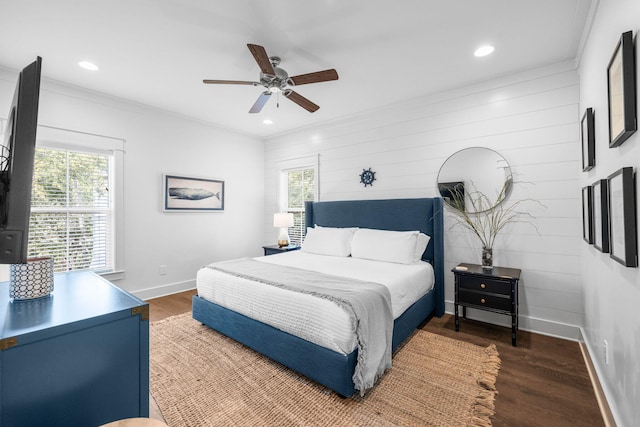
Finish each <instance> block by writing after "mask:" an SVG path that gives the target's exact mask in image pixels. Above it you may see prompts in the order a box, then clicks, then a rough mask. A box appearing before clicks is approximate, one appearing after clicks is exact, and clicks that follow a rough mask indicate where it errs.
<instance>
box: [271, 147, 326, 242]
mask: <svg viewBox="0 0 640 427" xmlns="http://www.w3.org/2000/svg"><path fill="white" fill-rule="evenodd" d="M279 166H280V167H279V169H280V208H281V212H289V213H292V214H293V227H290V228H289V230H288V233H289V238H290V239H291V244H294V245H301V244H302V241H303V240H304V236H305V235H306V231H307V230H306V228H305V222H304V217H305V210H304V202H306V201H315V200H317V195H318V186H317V182H318V157H317V156H312V157H306V158H300V159H293V160H288V161H285V162H282V163H281V164H280V165H279Z"/></svg>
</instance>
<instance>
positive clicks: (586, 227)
mask: <svg viewBox="0 0 640 427" xmlns="http://www.w3.org/2000/svg"><path fill="white" fill-rule="evenodd" d="M592 210H593V192H592V188H591V186H590V185H588V186H586V187H582V238H583V239H584V241H585V242H587V243H589V244H591V243H593V217H592V216H591V213H592Z"/></svg>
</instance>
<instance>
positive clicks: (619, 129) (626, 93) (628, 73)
mask: <svg viewBox="0 0 640 427" xmlns="http://www.w3.org/2000/svg"><path fill="white" fill-rule="evenodd" d="M635 75H636V72H635V59H634V48H633V34H632V32H631V31H627V32H626V33H622V36H620V41H619V42H618V44H617V46H616V48H615V50H614V51H613V55H612V56H611V60H610V61H609V65H608V66H607V94H608V106H609V147H610V148H613V147H617V146H619V145H621V144H622V143H623V142H624V141H626V140H627V138H629V137H630V136H631V135H632V134H633V133H634V132H635V131H636V129H637V124H636V82H635V78H636V76H635Z"/></svg>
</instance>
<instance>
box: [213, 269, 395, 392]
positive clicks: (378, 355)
mask: <svg viewBox="0 0 640 427" xmlns="http://www.w3.org/2000/svg"><path fill="white" fill-rule="evenodd" d="M207 268H211V269H213V270H218V271H221V272H224V273H227V274H231V275H233V276H236V277H242V278H245V279H249V280H253V281H257V282H261V283H265V284H267V285H271V286H276V287H279V288H282V289H287V290H291V291H295V292H301V293H305V294H309V295H314V296H317V297H319V298H324V299H327V300H329V301H333V302H335V303H336V304H338V305H339V306H340V307H342V308H343V309H344V310H345V311H346V312H347V313H349V316H350V317H351V321H352V322H353V325H354V327H355V331H356V338H357V343H358V360H357V362H356V368H355V372H354V374H353V384H354V386H355V388H356V389H357V390H359V391H360V395H364V393H365V391H366V390H367V389H370V388H371V387H373V385H374V384H375V383H376V381H377V380H378V378H380V377H381V376H382V374H384V372H385V370H386V369H388V368H390V367H391V338H392V334H393V314H392V311H391V295H390V294H389V290H388V289H387V288H386V287H385V286H383V285H381V284H379V283H371V282H364V281H359V280H354V279H349V278H345V277H340V276H332V275H328V274H324V273H318V272H314V271H308V270H302V269H298V268H293V267H285V266H280V265H274V264H268V263H264V262H259V261H256V260H254V259H250V258H242V259H236V260H231V261H222V262H218V263H214V264H210V265H208V266H207Z"/></svg>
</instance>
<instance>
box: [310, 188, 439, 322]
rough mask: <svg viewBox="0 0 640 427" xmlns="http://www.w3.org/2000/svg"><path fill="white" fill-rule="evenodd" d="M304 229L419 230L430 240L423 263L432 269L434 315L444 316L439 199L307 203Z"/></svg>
mask: <svg viewBox="0 0 640 427" xmlns="http://www.w3.org/2000/svg"><path fill="white" fill-rule="evenodd" d="M305 224H306V226H307V227H313V226H314V225H316V224H317V225H322V226H325V227H360V228H375V229H380V230H396V231H412V230H419V231H421V232H423V233H425V234H427V235H429V236H431V240H430V241H429V246H427V250H426V251H425V253H424V254H423V256H422V259H423V260H425V261H429V262H430V263H431V264H432V265H433V269H434V273H435V278H436V284H435V289H436V293H437V295H438V296H437V298H436V300H437V302H436V315H437V316H441V315H442V314H443V313H444V231H443V205H442V198H440V197H434V198H422V199H385V200H343V201H334V202H306V203H305Z"/></svg>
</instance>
